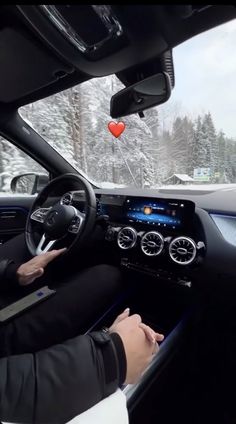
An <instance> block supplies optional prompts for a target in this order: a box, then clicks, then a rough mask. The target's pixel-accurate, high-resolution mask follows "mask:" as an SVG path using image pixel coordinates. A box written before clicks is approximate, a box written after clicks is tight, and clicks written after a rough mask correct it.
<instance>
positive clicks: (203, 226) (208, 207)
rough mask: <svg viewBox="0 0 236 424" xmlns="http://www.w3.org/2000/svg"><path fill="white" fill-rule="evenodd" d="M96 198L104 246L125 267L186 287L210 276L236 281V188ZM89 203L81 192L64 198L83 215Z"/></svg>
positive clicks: (113, 193) (115, 192)
mask: <svg viewBox="0 0 236 424" xmlns="http://www.w3.org/2000/svg"><path fill="white" fill-rule="evenodd" d="M95 194H96V199H97V222H98V224H99V225H101V226H102V228H103V230H104V231H103V242H104V243H105V244H107V245H108V252H109V254H111V253H114V254H115V255H118V257H119V260H120V263H121V265H123V266H126V267H129V268H130V269H135V270H138V271H140V272H143V271H145V272H149V273H152V275H154V274H155V276H160V277H161V278H162V277H163V276H164V275H165V276H166V277H167V278H168V279H171V280H173V279H178V280H181V281H182V282H184V284H185V283H186V282H187V283H189V282H191V281H193V280H194V278H198V279H199V280H200V278H201V279H202V281H203V280H205V279H206V278H208V277H209V275H210V278H212V276H213V275H215V277H214V278H217V279H219V280H220V281H223V280H224V279H225V278H226V279H227V280H228V278H229V277H230V278H231V277H233V278H235V277H236V267H235V257H236V204H234V203H235V202H234V199H235V198H236V196H235V195H236V186H235V187H226V188H225V189H219V190H217V188H215V189H205V190H204V189H201V190H199V189H197V188H196V190H188V187H187V186H186V188H183V189H179V188H178V189H170V190H168V189H163V190H162V189H159V190H147V189H146V190H145V189H144V190H138V189H129V188H127V189H95ZM84 200H85V199H84V194H83V193H82V192H81V191H76V192H69V193H66V194H65V195H64V196H62V201H63V202H65V204H73V205H74V206H75V207H77V208H79V209H80V210H81V211H83V204H84ZM199 275H201V277H200V276H199ZM207 276H208V277H207Z"/></svg>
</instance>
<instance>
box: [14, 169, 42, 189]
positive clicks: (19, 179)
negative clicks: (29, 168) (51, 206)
mask: <svg viewBox="0 0 236 424" xmlns="http://www.w3.org/2000/svg"><path fill="white" fill-rule="evenodd" d="M48 182H49V177H48V175H46V174H35V173H34V172H31V173H27V174H21V175H17V176H16V177H14V178H12V180H11V191H12V192H13V193H18V194H37V193H39V192H40V191H41V190H42V189H43V188H44V187H45V186H46V185H47V184H48Z"/></svg>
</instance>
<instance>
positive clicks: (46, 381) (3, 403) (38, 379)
mask: <svg viewBox="0 0 236 424" xmlns="http://www.w3.org/2000/svg"><path fill="white" fill-rule="evenodd" d="M115 339H116V341H115V342H114V341H113V336H112V337H111V336H110V335H109V334H104V333H102V332H93V333H91V334H88V335H85V336H79V337H77V338H75V339H71V340H68V341H67V342H65V343H64V344H60V345H56V346H53V347H52V348H50V349H47V350H43V351H40V352H37V353H36V354H24V355H20V356H10V357H8V358H3V359H1V360H0V420H2V421H8V422H24V423H25V424H27V423H30V424H32V423H33V424H42V423H44V424H49V423H50V424H62V423H65V422H68V421H69V420H71V419H72V418H74V417H75V416H77V415H79V414H80V413H82V412H84V411H85V410H87V409H89V408H90V407H92V406H93V405H95V404H96V403H98V402H99V401H100V400H102V399H103V398H105V397H106V396H108V395H110V394H112V393H113V392H115V390H116V389H117V388H118V386H119V382H120V379H121V374H120V373H121V370H120V363H123V365H122V366H126V365H124V364H126V358H125V352H124V348H123V350H122V348H121V349H118V351H117V349H116V345H117V344H120V347H122V346H123V344H122V341H121V339H119V336H118V335H116V336H115ZM117 340H119V341H118V342H117ZM118 352H119V353H118ZM122 355H123V356H122Z"/></svg>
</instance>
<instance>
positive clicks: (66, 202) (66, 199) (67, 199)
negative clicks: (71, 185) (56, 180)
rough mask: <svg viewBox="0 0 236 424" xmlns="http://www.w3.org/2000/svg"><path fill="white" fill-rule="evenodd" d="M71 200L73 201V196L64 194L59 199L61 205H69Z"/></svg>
mask: <svg viewBox="0 0 236 424" xmlns="http://www.w3.org/2000/svg"><path fill="white" fill-rule="evenodd" d="M72 200H73V196H72V194H71V193H65V194H64V195H63V196H62V198H61V201H60V203H61V205H66V206H68V205H71V204H72Z"/></svg>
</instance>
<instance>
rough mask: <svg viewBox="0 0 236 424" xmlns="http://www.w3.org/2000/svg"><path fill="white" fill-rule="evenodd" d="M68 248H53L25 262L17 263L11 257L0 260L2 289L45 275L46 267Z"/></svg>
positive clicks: (0, 286) (27, 282)
mask: <svg viewBox="0 0 236 424" xmlns="http://www.w3.org/2000/svg"><path fill="white" fill-rule="evenodd" d="M65 250H66V248H63V249H59V250H51V251H50V252H46V253H43V254H42V255H40V256H35V257H34V258H32V259H30V260H29V261H27V262H25V263H23V264H16V263H14V261H12V260H11V259H5V258H2V259H1V260H0V282H1V283H0V290H1V291H5V290H9V289H12V288H14V287H18V286H19V285H20V286H26V285H28V284H31V283H32V282H33V281H34V280H35V279H36V278H39V277H41V276H42V275H43V273H44V269H45V267H46V266H47V265H48V264H49V263H50V262H51V261H53V260H54V259H55V258H57V257H58V256H60V255H61V254H62V253H63V252H65Z"/></svg>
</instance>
